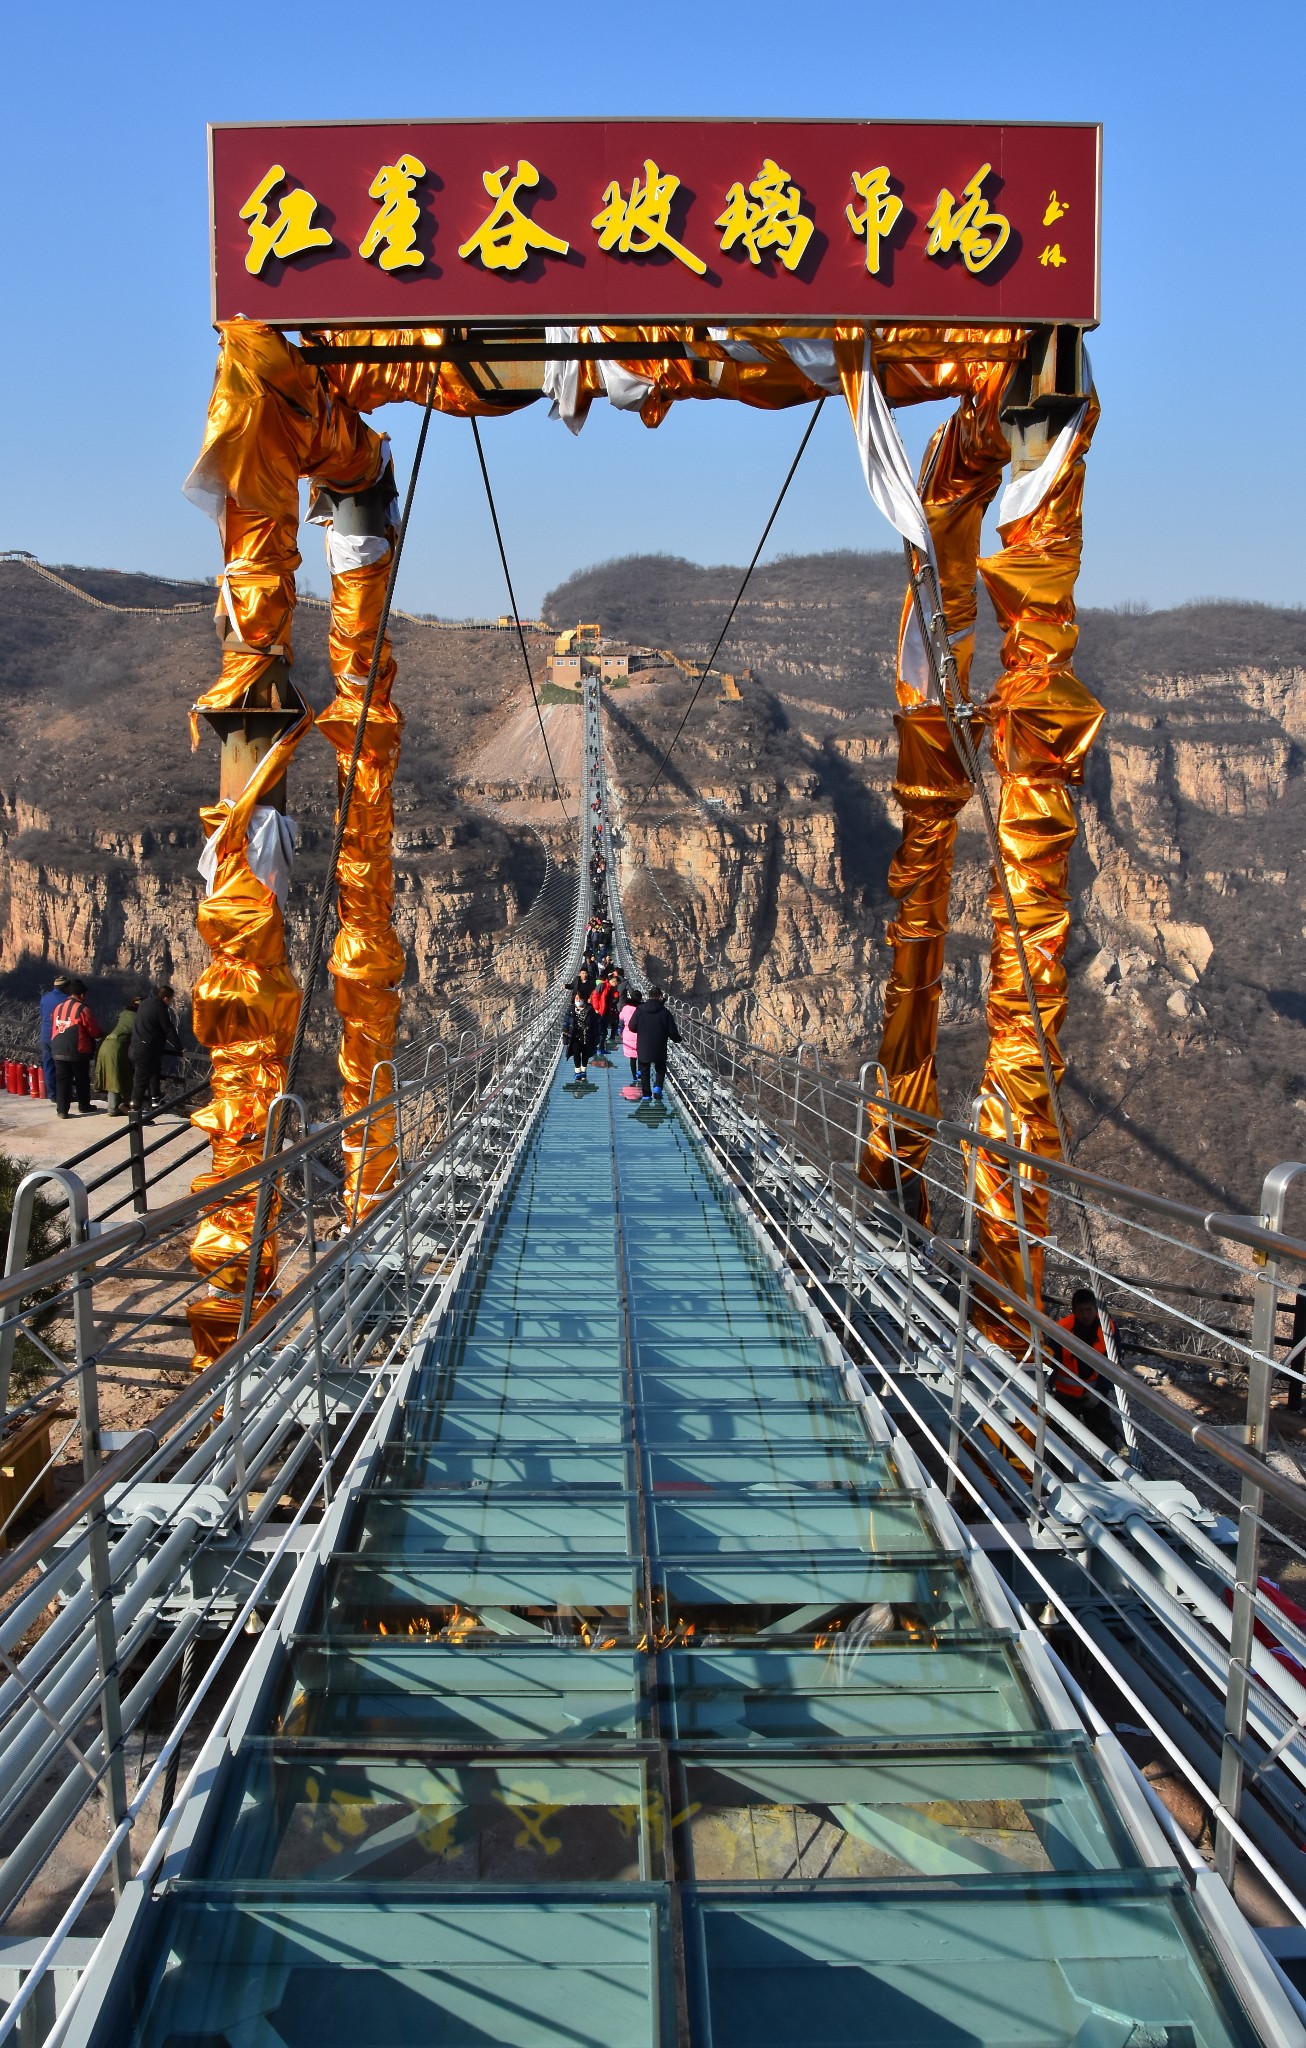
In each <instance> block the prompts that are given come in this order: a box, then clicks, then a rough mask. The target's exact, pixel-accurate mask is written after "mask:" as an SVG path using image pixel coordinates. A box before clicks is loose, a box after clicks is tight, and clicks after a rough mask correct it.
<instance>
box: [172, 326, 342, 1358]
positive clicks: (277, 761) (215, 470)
mask: <svg viewBox="0 0 1306 2048" xmlns="http://www.w3.org/2000/svg"><path fill="white" fill-rule="evenodd" d="M381 451H382V443H381V440H380V437H379V436H378V435H376V434H374V433H373V432H372V430H371V429H370V428H369V427H366V426H364V425H363V424H362V422H361V421H360V420H359V419H358V416H357V414H356V413H355V412H354V410H353V408H352V407H350V406H348V405H346V404H342V403H341V402H340V401H339V400H338V399H332V398H331V396H330V394H329V393H328V391H327V388H326V386H325V384H324V383H323V382H322V380H321V379H320V378H319V377H318V376H317V375H316V373H315V372H314V371H312V370H311V369H310V368H309V367H308V366H307V365H306V364H305V363H304V361H303V359H302V357H301V356H300V354H299V352H298V351H297V350H296V349H293V348H292V347H291V346H290V345H289V344H288V343H287V342H286V341H285V340H284V339H283V338H282V337H281V336H280V335H279V334H275V333H273V332H272V330H271V329H269V328H266V327H263V326H260V325H259V324H258V323H256V322H253V321H231V322H228V323H227V324H225V325H224V326H223V328H222V329H221V347H220V354H219V359H218V370H217V376H216V378H215V381H214V387H213V393H212V397H211V399H210V402H209V415H208V423H207V428H206V432H205V437H204V445H203V448H202V450H201V453H200V457H199V460H198V462H197V463H196V465H195V467H194V469H193V470H192V472H191V475H190V477H189V478H188V480H187V484H186V490H187V495H188V496H190V497H191V498H192V499H193V500H195V501H196V502H197V503H199V504H200V505H202V506H203V507H204V508H205V509H206V510H207V511H209V512H210V513H211V514H212V516H213V517H214V518H215V519H216V520H217V522H218V526H219V529H220V531H221V534H222V541H223V554H224V559H225V571H224V575H223V584H222V593H221V596H220V598H219V602H218V623H219V631H220V635H221V637H222V642H223V652H222V673H221V675H220V677H219V678H218V681H217V682H216V683H215V684H214V685H213V687H212V688H211V689H209V690H208V691H207V692H206V693H205V694H204V695H203V696H202V697H201V698H200V699H199V702H198V703H197V705H196V706H195V711H194V712H193V713H192V730H193V732H194V733H195V735H196V737H197V738H198V725H197V722H196V717H197V714H198V715H200V716H204V715H207V716H209V717H210V718H211V719H212V720H214V722H215V723H217V724H218V725H219V727H220V729H221V730H223V731H224V732H227V731H228V730H234V729H236V728H240V729H242V730H243V732H244V733H245V735H246V736H248V734H249V733H250V732H251V731H259V732H261V734H262V737H261V739H259V740H257V741H256V742H254V743H253V745H252V746H251V749H250V751H251V753H255V752H257V751H258V749H259V747H261V746H262V745H265V744H266V743H267V740H268V737H269V733H270V732H271V733H278V735H279V736H277V737H276V738H275V739H274V741H273V743H272V745H271V748H270V751H268V752H267V753H265V754H264V755H263V756H262V758H261V759H260V760H257V761H256V762H255V763H254V765H253V766H252V771H251V772H250V773H249V775H248V777H247V779H245V780H244V781H243V783H242V785H241V786H240V787H239V788H234V787H230V788H224V791H223V796H224V799H225V801H224V802H221V803H219V804H217V805H214V806H210V807H208V808H207V809H206V810H204V811H203V812H202V813H201V817H202V821H203V823H204V827H205V832H206V836H207V837H208V838H209V839H210V840H211V841H212V840H213V839H214V835H215V834H216V835H217V838H216V845H215V846H214V854H215V857H216V858H215V873H214V881H213V887H212V889H211V891H210V893H209V895H208V896H206V897H205V899H204V901H203V903H202V904H201V906H200V911H199V920H198V921H199V929H200V932H201V935H202V936H203V938H204V940H205V942H206V944H207V945H208V946H209V948H210V950H211V953H212V959H211V961H210V963H209V965H208V966H207V967H206V968H205V969H204V971H203V973H202V974H201V976H200V978H199V980H198V982H197V983H196V985H195V989H194V991H193V994H192V1006H193V1016H194V1028H195V1035H196V1037H197V1038H198V1039H199V1040H200V1042H201V1044H203V1045H206V1046H207V1047H208V1048H209V1052H210V1054H211V1057H212V1086H211V1100H210V1101H209V1103H208V1104H207V1105H206V1107H205V1108H203V1109H201V1110H200V1111H198V1112H197V1114H196V1115H195V1117H194V1118H193V1122H194V1123H195V1124H196V1125H197V1126H198V1127H199V1128H200V1129H201V1130H204V1131H206V1132H207V1133H208V1136H209V1139H210V1142H211V1144H212V1148H213V1152H212V1164H211V1167H210V1169H209V1171H208V1172H207V1173H204V1174H201V1175H200V1176H199V1177H198V1178H197V1179H196V1180H195V1182H194V1183H193V1186H194V1189H195V1191H196V1193H202V1192H204V1191H206V1190H207V1189H209V1188H211V1187H214V1186H216V1185H217V1184H218V1183H219V1182H220V1181H222V1180H225V1179H226V1178H227V1177H228V1176H229V1175H231V1174H235V1173H239V1172H242V1171H243V1170H245V1169H246V1168H248V1167H250V1166H253V1165H256V1164H257V1162H258V1160H259V1158H260V1157H261V1155H262V1150H263V1140H264V1133H265V1130H266V1126H267V1118H268V1109H269V1106H270V1104H271V1102H272V1100H273V1098H274V1097H275V1096H276V1095H277V1094H278V1093H279V1092H280V1091H281V1090H282V1089H283V1088H284V1086H285V1078H286V1059H287V1056H288V1054H289V1050H290V1045H291V1042H292V1039H293V1036H294V1030H295V1023H296V1020H297V1016H298V1010H299V989H298V986H297V984H296V982H295V979H294V977H293V975H292V973H291V971H290V967H289V963H288V961H287V957H286V945H285V925H284V921H283V918H282V914H281V906H280V904H279V902H278V900H277V897H276V895H275V893H274V891H273V890H272V889H271V888H270V887H269V886H268V885H267V884H266V883H265V882H264V881H262V880H261V879H260V878H259V877H258V876H257V875H256V874H255V873H254V870H253V868H252V867H251V864H250V860H249V852H248V833H249V826H250V822H251V819H252V817H253V812H254V810H255V807H256V806H257V805H258V804H260V803H269V804H273V805H277V804H278V803H279V802H280V801H281V791H282V789H283V787H284V783H285V777H286V770H287V768H288V766H289V763H290V760H291V757H292V756H293V754H294V752H295V749H296V747H297V746H298V744H299V741H300V739H301V737H302V736H303V734H304V733H305V732H306V731H307V729H308V726H309V724H310V723H311V718H310V714H309V712H308V710H307V707H306V706H305V704H304V703H303V700H302V698H301V697H300V695H299V693H298V691H297V690H296V689H295V687H294V684H293V681H292V680H291V670H292V663H293V659H294V655H293V648H292V644H291V628H292V623H293V618H294V609H295V571H296V570H297V569H298V567H299V552H298V529H299V479H300V477H301V476H303V475H306V474H313V475H321V476H323V477H327V478H330V480H331V481H332V483H333V484H334V485H335V487H336V488H338V489H341V490H346V491H348V490H359V489H363V488H365V487H366V486H367V485H368V484H369V483H372V482H374V481H375V478H376V476H377V473H378V471H379V469H380V465H381ZM224 756H225V757H226V758H225V760H224V767H226V768H228V769H230V768H231V766H232V765H233V764H234V763H235V762H237V761H238V760H239V759H240V754H239V751H238V750H236V749H232V748H224ZM255 1205H256V1195H255V1192H254V1191H253V1190H252V1189H251V1190H249V1191H247V1192H243V1193H241V1194H239V1195H237V1196H236V1197H235V1198H234V1199H233V1200H232V1201H230V1202H228V1203H225V1204H224V1205H223V1206H222V1207H221V1208H220V1209H218V1210H216V1211H215V1212H214V1213H213V1214H212V1215H210V1216H208V1217H206V1218H205V1219H204V1221H203V1222H202V1223H201V1224H200V1226H199V1228H198V1229H197V1231H196V1234H195V1237H194V1240H193V1242H192V1246H191V1257H192V1260H193V1261H194V1263H195V1265H196V1267H197V1268H198V1270H199V1271H200V1272H201V1273H202V1274H203V1275H204V1276H205V1277H206V1278H207V1280H208V1281H209V1285H210V1289H211V1292H210V1294H209V1296H208V1297H207V1298H206V1299H205V1300H203V1301H200V1302H197V1303H195V1304H193V1305H192V1306H191V1307H190V1309H189V1311H188V1313H189V1317H190V1323H191V1331H192V1336H193V1339H194V1344H195V1363H196V1365H197V1366H202V1365H205V1364H207V1363H208V1362H209V1361H210V1360H212V1359H214V1358H216V1357H219V1356H220V1355H221V1353H222V1352H223V1351H224V1350H225V1349H226V1347H227V1345H228V1344H229V1343H230V1342H231V1340H232V1338H233V1337H234V1336H235V1334H236V1331H237V1327H238V1325H239V1321H240V1314H241V1306H242V1298H243V1295H244V1292H245V1285H246V1278H247V1274H248V1268H249V1258H250V1242H251V1238H252V1235H253V1227H254V1212H255ZM271 1220H272V1222H273V1223H275V1216H273V1218H272V1219H271ZM276 1269H277V1245H276V1237H275V1232H274V1231H273V1230H271V1229H270V1230H269V1232H268V1235H267V1238H266V1240H265V1242H264V1245H263V1248H262V1251H261V1255H260V1259H259V1274H258V1291H259V1295H260V1296H261V1297H266V1295H267V1292H268V1290H269V1289H270V1288H271V1286H272V1284H273V1282H274V1280H275V1276H276ZM260 1305H262V1304H260Z"/></svg>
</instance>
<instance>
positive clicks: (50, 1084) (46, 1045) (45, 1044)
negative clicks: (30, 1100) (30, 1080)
mask: <svg viewBox="0 0 1306 2048" xmlns="http://www.w3.org/2000/svg"><path fill="white" fill-rule="evenodd" d="M67 994H68V976H67V975H66V974H56V975H55V978H54V982H53V985H52V986H51V987H50V988H48V989H47V990H46V992H45V994H44V995H43V996H42V997H41V1068H42V1071H43V1072H44V1074H45V1092H46V1094H47V1095H48V1096H49V1098H50V1100H51V1102H53V1101H54V1090H55V1071H54V1054H53V1053H52V1052H51V1050H50V1021H51V1019H52V1018H53V1016H54V1013H55V1011H56V1010H57V1009H58V1007H59V1005H60V1003H61V1002H63V1000H64V998H65V996H66V995H67Z"/></svg>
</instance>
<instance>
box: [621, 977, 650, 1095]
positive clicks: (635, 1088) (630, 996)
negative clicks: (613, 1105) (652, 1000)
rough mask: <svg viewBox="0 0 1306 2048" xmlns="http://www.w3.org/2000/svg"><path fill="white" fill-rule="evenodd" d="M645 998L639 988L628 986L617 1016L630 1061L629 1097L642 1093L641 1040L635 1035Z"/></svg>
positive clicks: (627, 1093) (624, 1046)
mask: <svg viewBox="0 0 1306 2048" xmlns="http://www.w3.org/2000/svg"><path fill="white" fill-rule="evenodd" d="M643 1000H644V998H643V996H641V994H640V992H639V990H638V989H637V988H628V989H627V990H626V993H625V995H624V996H623V997H622V998H621V1007H620V1009H619V1010H618V1011H617V1017H618V1020H619V1021H620V1024H621V1050H622V1051H623V1052H624V1053H625V1055H626V1058H627V1059H628V1060H629V1061H630V1086H629V1087H628V1088H627V1089H625V1091H624V1093H625V1094H626V1095H627V1097H634V1096H636V1095H638V1094H639V1093H640V1087H639V1057H638V1054H639V1041H638V1040H637V1038H636V1037H635V1018H636V1016H637V1015H638V1013H639V1006H640V1004H641V1003H642V1002H643Z"/></svg>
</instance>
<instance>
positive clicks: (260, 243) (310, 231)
mask: <svg viewBox="0 0 1306 2048" xmlns="http://www.w3.org/2000/svg"><path fill="white" fill-rule="evenodd" d="M285 175H286V171H285V166H284V164H273V166H272V168H271V170H270V171H268V172H267V173H266V175H265V176H264V177H262V178H260V179H259V181H258V184H257V185H256V186H255V187H254V190H253V191H252V192H251V193H250V195H249V198H248V199H247V200H246V201H245V204H244V205H243V206H242V207H241V209H240V218H241V219H242V220H247V221H248V222H249V253H248V255H247V256H246V258H245V268H246V270H248V271H249V273H250V275H251V276H252V277H257V276H258V275H259V273H260V271H261V270H262V268H263V265H264V264H265V263H266V262H267V260H268V257H269V256H279V257H280V258H281V260H282V262H285V260H286V258H287V257H288V256H302V255H304V254H305V253H306V251H307V250H309V249H329V248H330V247H331V233H330V230H329V229H327V228H315V227H314V226H313V215H314V214H315V213H316V212H317V201H316V199H314V197H313V195H312V193H311V192H305V191H304V190H303V188H302V186H299V185H296V186H295V188H294V189H293V191H290V192H287V193H286V194H285V195H284V197H283V198H282V201H281V204H280V206H279V207H278V208H277V217H276V219H275V220H272V221H270V220H269V219H268V200H269V198H270V197H271V195H272V193H273V192H275V190H276V188H277V186H278V185H280V184H282V183H283V181H284V179H285Z"/></svg>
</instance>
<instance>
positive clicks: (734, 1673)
mask: <svg viewBox="0 0 1306 2048" xmlns="http://www.w3.org/2000/svg"><path fill="white" fill-rule="evenodd" d="M821 1634H822V1632H821V1630H820V1627H819V1622H818V1626H817V1629H816V1636H815V1646H814V1647H813V1648H811V1649H806V1650H799V1649H783V1648H775V1649H764V1648H761V1647H753V1648H747V1649H744V1648H740V1649H733V1650H714V1649H697V1650H678V1651H675V1652H673V1653H672V1654H671V1656H670V1658H669V1659H668V1676H669V1694H670V1698H669V1707H670V1716H671V1725H672V1728H673V1730H674V1733H675V1735H676V1737H677V1739H678V1740H679V1741H681V1742H702V1741H704V1740H710V1741H713V1742H733V1743H739V1742H747V1743H753V1742H766V1743H779V1742H784V1743H798V1742H803V1743H825V1742H840V1743H850V1742H853V1743H855V1742H861V1743H865V1742H876V1743H881V1742H884V1743H893V1742H921V1743H942V1742H949V1743H956V1742H966V1741H977V1740H980V1739H986V1740H991V1739H993V1738H998V1737H1007V1736H1015V1735H1023V1734H1026V1733H1028V1732H1031V1731H1033V1730H1035V1729H1039V1728H1042V1727H1043V1726H1044V1725H1045V1723H1044V1716H1043V1713H1042V1710H1041V1708H1040V1707H1039V1706H1038V1705H1037V1703H1036V1702H1035V1700H1034V1698H1033V1696H1032V1695H1031V1693H1030V1691H1029V1688H1028V1686H1027V1685H1026V1683H1025V1680H1024V1677H1023V1674H1022V1673H1021V1670H1020V1666H1019V1664H1018V1663H1017V1661H1016V1658H1015V1657H1014V1655H1013V1654H1012V1652H1011V1650H1010V1649H1009V1648H1008V1647H1007V1646H1006V1645H1005V1644H988V1643H974V1642H972V1643H968V1644H966V1646H965V1647H964V1648H961V1647H955V1646H953V1645H950V1644H947V1643H940V1644H938V1645H937V1646H935V1647H933V1648H923V1647H920V1646H916V1645H912V1646H908V1647H904V1646H903V1645H902V1644H901V1642H894V1641H892V1640H889V1639H885V1640H881V1641H880V1642H878V1643H876V1644H874V1645H873V1646H872V1647H871V1648H869V1649H864V1650H863V1649H860V1648H858V1649H855V1650H854V1652H853V1653H852V1654H851V1655H849V1654H847V1653H846V1652H844V1653H842V1654H841V1652H840V1650H839V1648H837V1647H836V1645H838V1644H839V1636H838V1635H834V1636H830V1635H828V1634H827V1635H826V1636H825V1638H824V1640H821Z"/></svg>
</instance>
